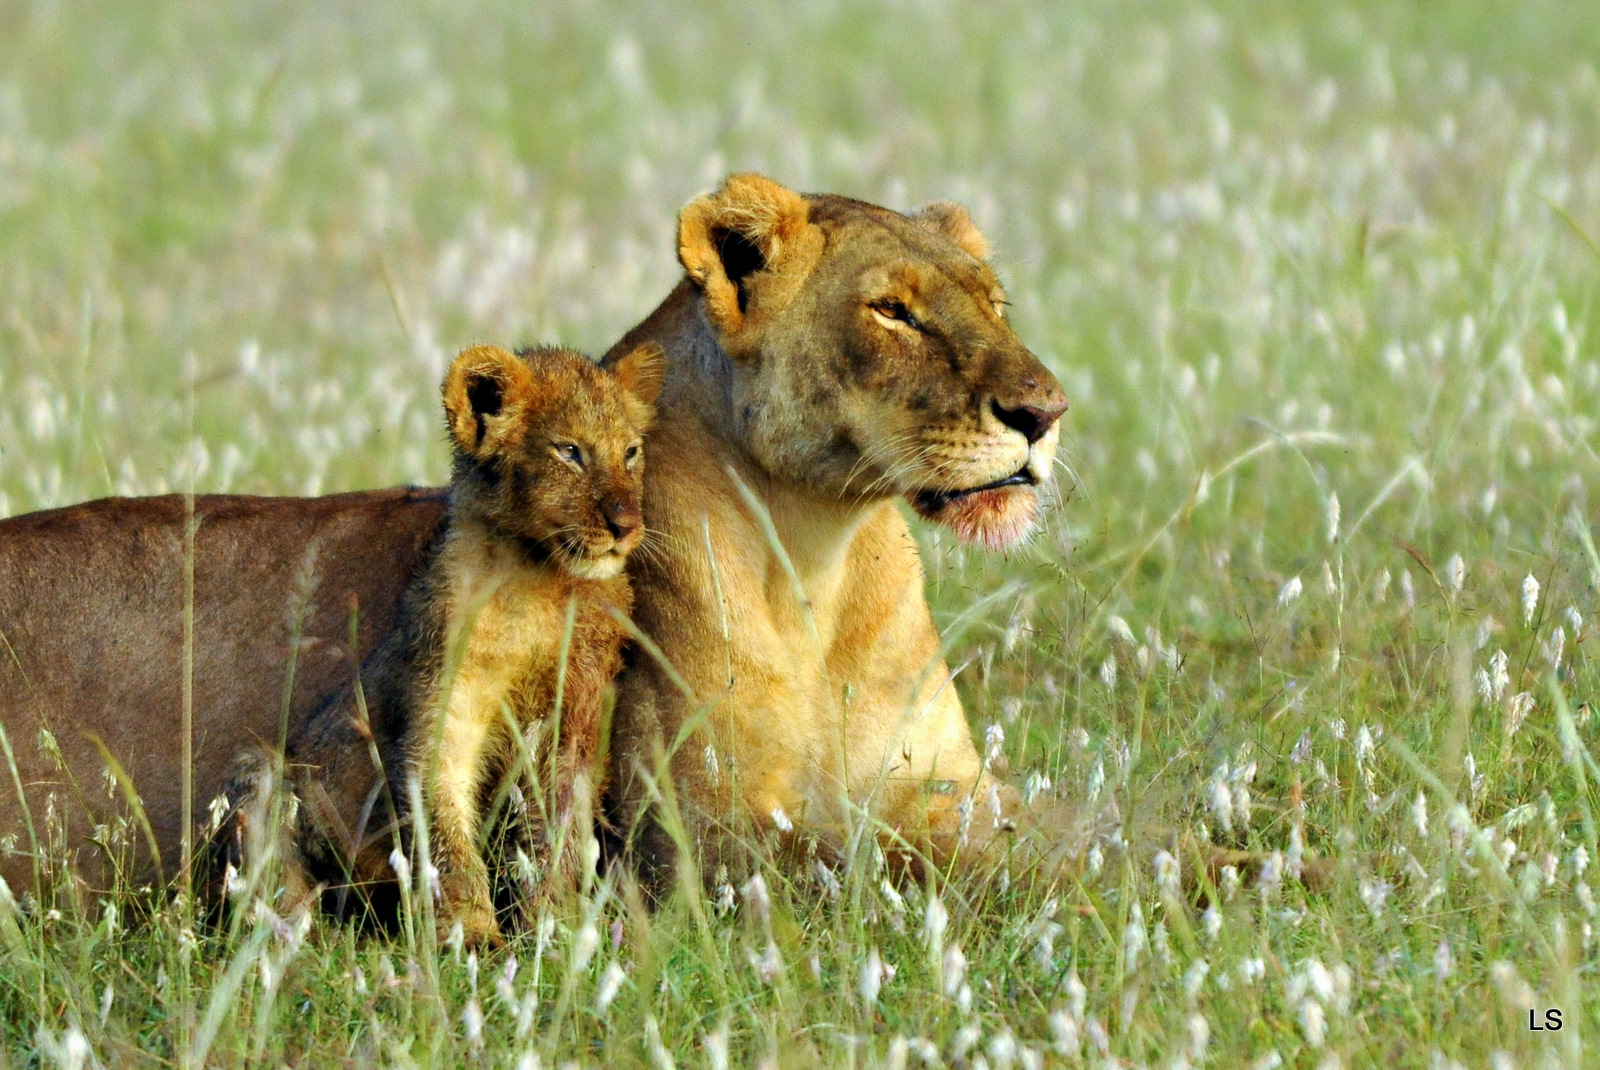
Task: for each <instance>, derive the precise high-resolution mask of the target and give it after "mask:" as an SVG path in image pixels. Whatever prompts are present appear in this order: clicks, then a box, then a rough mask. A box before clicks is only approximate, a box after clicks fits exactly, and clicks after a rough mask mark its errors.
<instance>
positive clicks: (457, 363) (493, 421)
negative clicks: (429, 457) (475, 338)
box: [441, 346, 533, 457]
mask: <svg viewBox="0 0 1600 1070" xmlns="http://www.w3.org/2000/svg"><path fill="white" fill-rule="evenodd" d="M532 389H533V372H532V370H531V369H529V367H528V364H527V362H526V361H524V360H523V359H522V358H521V357H518V356H516V355H514V354H512V353H509V352H507V351H506V350H504V349H501V348H500V347H499V346H472V347H470V348H468V349H463V350H462V351H461V353H460V355H458V356H457V357H456V359H455V360H453V361H451V362H450V370H449V371H448V372H447V373H445V377H444V386H443V387H442V388H441V393H443V395H444V414H445V420H446V421H447V422H448V423H449V425H450V437H451V438H452V439H454V440H455V444H456V447H457V448H458V449H460V450H461V451H462V452H464V453H469V454H472V455H473V456H476V457H486V456H488V455H489V454H490V453H492V452H494V451H495V450H496V449H498V448H500V447H502V446H503V445H504V444H505V443H506V442H507V441H508V440H509V439H511V438H513V437H514V436H515V435H517V434H518V433H519V432H520V429H521V422H520V420H521V416H522V413H523V411H524V410H525V408H526V406H527V400H528V394H529V392H530V391H531V390H532Z"/></svg>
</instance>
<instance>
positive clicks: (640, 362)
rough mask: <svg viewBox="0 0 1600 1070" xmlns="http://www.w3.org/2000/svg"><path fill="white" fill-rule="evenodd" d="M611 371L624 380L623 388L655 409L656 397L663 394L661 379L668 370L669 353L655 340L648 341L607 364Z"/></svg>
mask: <svg viewBox="0 0 1600 1070" xmlns="http://www.w3.org/2000/svg"><path fill="white" fill-rule="evenodd" d="M606 367H607V368H609V369H610V371H611V373H612V374H613V375H615V376H616V377H617V378H618V379H620V380H622V385H623V388H624V389H626V390H627V391H628V393H630V394H632V395H633V396H634V397H635V398H637V399H638V400H639V401H642V402H644V404H645V405H646V407H648V408H651V409H654V408H655V404H656V398H658V397H660V396H661V380H662V379H663V378H664V377H665V375H666V371H667V354H666V351H665V350H663V349H662V348H661V347H660V346H658V345H656V344H655V343H654V342H646V343H644V345H641V346H637V347H635V348H633V349H630V350H628V352H627V353H625V354H624V355H623V356H621V357H618V358H617V359H616V360H614V361H611V362H610V363H608V364H607V365H606Z"/></svg>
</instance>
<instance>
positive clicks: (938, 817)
mask: <svg viewBox="0 0 1600 1070" xmlns="http://www.w3.org/2000/svg"><path fill="white" fill-rule="evenodd" d="M678 255H679V259H680V260H681V261H682V263H683V267H684V270H685V272H686V275H687V277H686V278H685V279H684V280H683V282H682V283H680V284H679V286H678V287H677V289H676V290H675V291H674V292H673V293H672V295H671V296H670V297H668V298H667V300H666V302H665V303H663V304H662V305H661V307H660V308H658V309H657V310H656V311H655V312H654V313H652V314H651V315H650V317H649V318H648V319H646V320H645V321H644V322H643V323H642V324H640V325H639V326H638V327H637V328H635V329H634V330H632V331H630V332H629V333H628V334H627V335H626V336H625V337H624V338H623V339H622V341H620V342H619V343H618V344H617V347H616V349H614V350H613V352H614V353H616V354H621V353H624V352H626V351H627V350H628V349H630V348H631V347H633V346H636V345H639V344H641V343H643V342H647V341H648V342H656V343H658V344H660V345H661V346H662V347H663V348H664V349H665V350H666V352H667V354H668V365H667V367H668V371H667V381H666V385H665V388H664V390H663V392H662V398H661V403H660V416H659V419H658V423H657V426H656V429H655V430H654V432H653V433H652V436H651V450H652V458H653V460H652V465H651V468H650V471H649V473H648V474H647V476H646V483H645V520H646V523H647V524H648V525H649V526H650V527H651V528H653V529H655V530H658V531H660V532H661V533H662V534H663V535H664V540H663V543H664V545H665V546H666V547H667V548H668V549H667V552H666V553H665V554H663V555H662V556H660V557H659V558H657V559H654V560H650V561H641V562H639V563H638V564H637V566H636V567H635V577H634V580H635V590H636V593H637V597H636V602H635V610H634V615H635V620H636V622H637V623H638V625H639V627H640V628H641V629H642V630H643V631H644V633H645V634H646V635H648V636H650V637H651V638H652V639H653V640H654V641H655V643H656V645H657V646H658V647H659V648H660V651H661V654H662V655H664V661H665V662H666V663H669V664H670V665H671V666H672V667H673V668H674V669H675V670H676V674H677V675H678V676H679V679H677V680H674V679H673V678H672V673H671V672H670V671H669V670H668V669H667V667H666V665H665V664H663V663H662V661H660V660H657V659H656V658H654V657H651V656H646V655H644V654H642V653H636V654H634V655H633V656H632V659H631V663H630V665H629V666H628V668H627V669H626V670H625V671H624V673H623V675H622V677H621V678H620V680H619V683H618V695H617V712H616V722H615V727H614V730H613V740H614V742H613V752H614V754H615V761H614V763H613V784H614V785H615V787H614V789H613V791H612V793H611V796H610V800H609V802H610V806H609V809H610V812H611V814H612V817H613V819H614V820H615V821H616V822H617V823H618V824H619V826H620V827H621V828H622V829H623V830H624V831H625V833H628V834H631V835H632V838H633V845H634V848H635V850H636V852H637V854H638V857H639V859H640V861H641V862H642V863H643V865H644V868H645V869H646V870H647V872H649V873H651V874H652V875H654V876H655V877H656V878H657V883H658V884H659V881H660V878H661V877H662V876H664V875H665V872H666V867H668V866H669V865H670V864H671V863H672V861H673V860H674V859H675V858H676V857H677V852H676V850H675V848H674V845H673V844H672V842H671V837H670V836H669V835H668V829H667V826H666V825H665V824H664V823H663V822H662V821H661V820H660V817H661V813H660V811H659V809H658V807H657V801H658V792H659V791H660V788H659V787H658V786H657V785H656V784H655V783H654V782H655V780H657V779H658V778H659V772H658V770H657V763H656V755H657V754H658V753H662V752H663V751H664V750H665V749H667V748H675V749H673V750H672V753H671V761H670V768H671V773H672V781H673V785H674V796H675V801H676V806H677V808H678V810H679V811H680V813H681V817H682V820H683V821H684V823H685V825H686V827H687V830H688V832H689V834H690V836H691V837H692V838H693V839H694V840H695V841H696V842H698V844H699V845H700V847H701V850H702V853H703V854H702V859H703V863H704V865H705V866H706V867H707V872H708V873H709V872H710V871H711V869H710V867H714V866H717V865H719V864H722V863H725V862H728V861H730V860H731V858H730V854H729V848H730V847H733V846H734V843H735V836H736V830H737V829H738V827H739V825H740V824H741V823H742V819H744V818H749V819H751V820H753V822H754V825H755V828H756V830H757V831H758V832H771V833H775V834H777V835H778V836H779V837H780V838H794V837H798V836H802V835H803V836H805V837H806V838H807V839H815V840H816V841H818V842H820V844H821V845H823V846H824V847H827V848H833V849H835V850H838V849H841V848H843V847H844V846H845V838H846V835H847V829H849V828H850V827H851V824H852V820H853V817H852V814H854V813H858V812H865V813H870V814H871V815H873V816H874V817H875V818H876V819H877V820H878V821H880V822H882V826H881V828H882V829H883V832H884V837H883V838H884V839H885V840H886V841H889V845H892V846H898V847H899V848H901V849H903V850H905V851H906V852H907V853H908V854H909V855H910V856H912V857H918V858H927V859H931V860H932V861H934V862H936V863H943V862H945V861H947V860H949V859H950V858H951V856H952V855H954V854H956V853H957V852H958V850H962V849H964V850H965V851H966V852H967V853H968V854H971V855H975V854H977V853H979V852H981V851H982V850H983V848H984V846H985V845H986V844H987V842H988V841H989V840H990V838H991V837H992V835H993V834H994V832H995V830H996V829H998V828H1002V827H1005V826H1006V825H1007V824H1008V822H1009V821H1010V820H1011V819H1012V817H1013V816H1014V814H1015V811H1016V808H1017V800H1016V798H1015V794H1014V792H1012V791H1011V790H1010V789H1009V788H1008V787H1007V786H1005V785H1003V784H994V783H993V782H992V780H990V781H988V782H986V777H985V772H984V766H983V763H982V762H981V761H980V759H979V756H978V753H977V750H976V748H975V747H974V746H973V741H972V734H971V731H970V729H969V728H968V726H967V722H966V717H965V716H964V714H963V713H962V709H961V702H960V699H959V698H958V697H957V695H956V691H955V689H954V688H953V687H951V686H950V678H949V677H950V674H949V671H948V669H947V668H946V666H945V663H944V661H943V659H942V657H941V654H940V647H939V635H938V633H937V631H936V630H935V629H934V625H933V620H932V617H931V615H930V613H929V610H928V605H927V602H926V601H925V600H924V598H923V593H922V585H923V573H922V566H921V563H920V561H919V559H918V556H917V549H916V544H915V542H914V541H913V539H912V537H911V532H910V530H909V529H908V527H907V525H906V520H905V518H904V516H903V515H902V513H901V511H900V509H899V507H898V506H897V504H896V499H904V500H906V501H907V502H908V503H909V504H910V505H911V507H912V508H913V509H915V510H916V511H917V512H918V513H919V514H920V515H922V516H923V517H925V518H927V519H929V520H932V521H934V522H936V523H940V524H943V525H945V526H947V527H949V528H950V529H951V530H953V531H954V532H955V533H956V535H958V536H959V537H960V538H962V539H964V540H966V541H968V542H972V543H977V544H979V545H982V546H986V547H990V548H994V549H999V548H1003V547H1006V546H1010V545H1013V544H1014V543H1016V541H1017V540H1018V539H1020V538H1021V537H1022V536H1023V535H1024V534H1025V533H1026V532H1027V531H1028V529H1029V528H1030V526H1031V525H1032V524H1033V522H1034V520H1035V518H1036V515H1037V512H1038V507H1039V506H1038V500H1039V490H1040V488H1041V487H1042V486H1044V485H1045V484H1046V483H1048V482H1049V481H1050V478H1051V467H1052V462H1053V460H1054V456H1055V447H1056V438H1057V434H1058V429H1057V420H1058V418H1059V417H1060V416H1061V414H1062V413H1063V412H1065V411H1066V408H1067V399H1066V397H1065V396H1064V395H1063V393H1062V391H1061V387H1060V385H1059V384H1058V383H1057V382H1056V379H1055V377H1054V376H1052V375H1051V374H1050V372H1049V371H1048V370H1047V369H1046V368H1045V367H1044V365H1043V364H1041V363H1040V362H1039V360H1038V359H1037V358H1036V357H1035V356H1034V355H1033V354H1032V353H1030V352H1029V351H1028V349H1027V348H1026V347H1025V346H1024V345H1023V344H1022V342H1021V341H1020V340H1019V339H1018V338H1017V336H1016V334H1015V333H1014V332H1013V331H1012V329H1011V327H1010V326H1009V324H1007V322H1006V319H1005V300H1004V294H1003V291H1002V289H1001V286H1000V282H999V279H998V278H997V277H996V275H995V272H994V270H993V269H992V268H991V267H990V265H989V264H988V262H987V259H986V257H987V255H988V250H987V246H986V244H985V242H984V239H983V237H982V236H981V235H980V234H979V233H978V231H977V229H976V228H975V227H974V226H973V224H972V221H971V220H970V219H969V218H968V215H967V213H966V211H965V210H963V209H962V208H961V207H959V206H958V205H955V204H950V203H938V204H934V205H930V206H929V207H927V208H924V209H923V210H922V211H920V212H916V213H914V214H912V215H909V216H906V215H901V214H900V213H897V212H893V211H890V210H889V209H886V208H880V207H877V206H875V205H870V204H864V203H862V202H861V201H855V200H850V199H848V198H844V197H836V196H804V195H801V194H798V193H795V192H793V191H791V190H789V189H786V188H784V187H783V186H780V185H779V184H777V183H776V182H773V181H771V180H770V179H767V178H763V177H761V176H759V175H736V176H734V177H733V178H730V179H729V180H728V181H727V182H726V183H725V184H724V185H723V187H722V188H721V189H720V190H718V191H717V192H715V193H713V194H711V195H709V196H705V197H701V198H700V199H698V200H695V201H693V202H692V203H690V204H689V205H688V206H687V207H686V208H685V209H684V210H683V212H682V214H681V216H680V220H679V231H678ZM991 788H992V790H991ZM730 815H731V816H734V817H735V818H737V819H738V820H735V821H732V822H725V821H723V820H722V819H723V818H724V817H725V816H730Z"/></svg>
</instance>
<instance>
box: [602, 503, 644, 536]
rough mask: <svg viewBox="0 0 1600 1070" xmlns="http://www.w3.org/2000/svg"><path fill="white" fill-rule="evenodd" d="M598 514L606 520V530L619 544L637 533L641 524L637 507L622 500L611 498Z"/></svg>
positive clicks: (641, 519) (641, 520)
mask: <svg viewBox="0 0 1600 1070" xmlns="http://www.w3.org/2000/svg"><path fill="white" fill-rule="evenodd" d="M600 512H601V513H602V514H603V515H604V516H605V518H606V528H607V529H608V530H609V531H610V532H611V537H612V538H613V539H616V540H617V541H619V542H620V541H622V540H623V539H625V538H627V537H628V536H629V535H632V534H633V533H634V532H635V531H637V530H638V529H639V525H640V524H641V523H642V522H643V518H642V517H640V515H639V507H638V506H637V505H635V504H633V503H632V502H630V501H626V500H624V499H622V498H612V499H611V500H610V501H607V502H605V503H603V504H602V505H601V506H600Z"/></svg>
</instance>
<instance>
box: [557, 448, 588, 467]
mask: <svg viewBox="0 0 1600 1070" xmlns="http://www.w3.org/2000/svg"><path fill="white" fill-rule="evenodd" d="M556 456H557V457H560V458H561V459H562V460H563V461H566V462H567V463H568V464H575V465H577V466H578V467H579V468H582V467H583V451H582V450H580V449H579V448H578V447H576V446H574V445H573V444H572V443H570V442H562V443H558V444H557V445H556Z"/></svg>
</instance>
